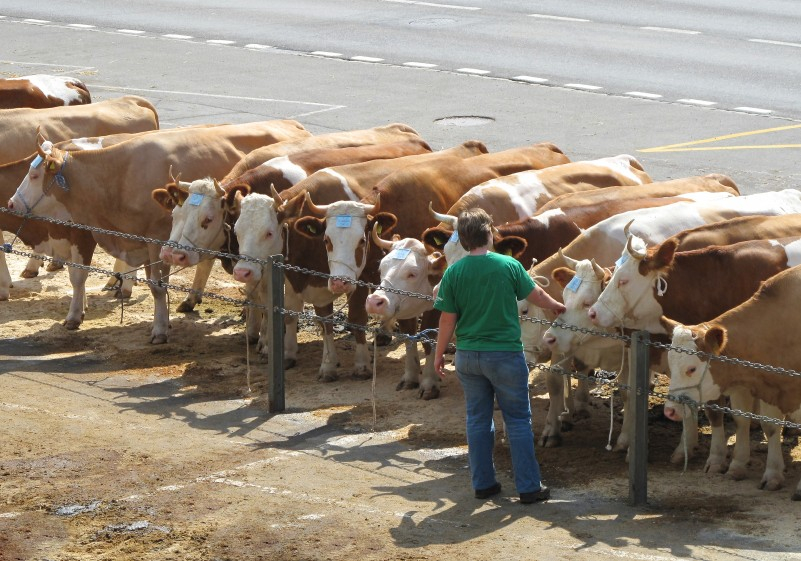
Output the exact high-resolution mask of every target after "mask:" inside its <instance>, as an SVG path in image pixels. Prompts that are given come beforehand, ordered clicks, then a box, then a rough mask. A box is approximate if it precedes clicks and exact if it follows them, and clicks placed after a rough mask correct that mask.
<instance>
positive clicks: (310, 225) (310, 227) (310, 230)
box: [309, 224, 317, 234]
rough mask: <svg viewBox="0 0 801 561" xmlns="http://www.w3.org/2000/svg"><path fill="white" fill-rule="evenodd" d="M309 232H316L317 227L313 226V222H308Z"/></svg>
mask: <svg viewBox="0 0 801 561" xmlns="http://www.w3.org/2000/svg"><path fill="white" fill-rule="evenodd" d="M309 232H311V233H312V234H316V233H317V228H316V227H315V226H314V224H309Z"/></svg>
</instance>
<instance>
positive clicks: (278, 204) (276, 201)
mask: <svg viewBox="0 0 801 561" xmlns="http://www.w3.org/2000/svg"><path fill="white" fill-rule="evenodd" d="M270 195H271V196H272V198H273V205H275V210H276V211H279V210H281V209H283V208H284V202H283V199H282V198H281V195H279V194H278V190H277V189H276V188H275V184H274V183H270Z"/></svg>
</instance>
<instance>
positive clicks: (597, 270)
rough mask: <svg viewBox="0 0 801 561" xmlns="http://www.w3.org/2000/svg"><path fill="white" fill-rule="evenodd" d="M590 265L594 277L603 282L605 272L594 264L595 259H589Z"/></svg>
mask: <svg viewBox="0 0 801 561" xmlns="http://www.w3.org/2000/svg"><path fill="white" fill-rule="evenodd" d="M590 263H591V264H592V270H593V271H595V277H596V278H597V279H598V280H604V278H605V277H606V271H604V268H603V267H601V266H600V265H599V264H598V263H596V262H595V258H592V259H590Z"/></svg>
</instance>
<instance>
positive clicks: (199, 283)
mask: <svg viewBox="0 0 801 561" xmlns="http://www.w3.org/2000/svg"><path fill="white" fill-rule="evenodd" d="M377 130H378V129H377ZM393 130H394V129H393ZM353 132H354V133H356V136H357V138H358V137H361V136H365V137H373V138H375V139H376V140H380V139H384V140H387V142H383V143H381V144H376V145H363V148H364V150H368V151H369V152H371V153H372V154H373V155H378V154H379V153H381V154H382V155H384V156H388V155H392V154H398V145H397V144H396V143H394V142H391V141H390V140H391V138H392V135H391V134H389V131H385V132H384V133H383V134H381V135H377V134H376V133H371V134H367V133H366V132H365V131H353ZM400 132H401V134H402V135H407V133H405V132H403V131H400ZM343 138H344V136H343ZM353 142H355V140H354V141H353ZM401 142H408V143H410V144H409V147H412V146H419V145H418V142H419V140H415V139H410V140H406V141H401ZM279 144H284V143H279ZM414 149H415V148H412V150H414ZM486 151H487V149H486V147H485V146H484V145H483V144H481V143H480V142H476V141H469V142H466V143H465V144H463V145H461V146H457V147H454V148H451V149H448V150H442V151H438V152H428V153H425V152H424V153H422V154H418V155H410V156H400V157H395V158H386V157H385V158H377V159H373V160H369V161H365V162H361V163H354V164H345V165H338V166H333V167H324V168H323V169H321V170H318V171H316V172H314V173H312V174H311V175H310V176H309V177H307V178H306V179H304V180H302V181H300V182H298V183H297V184H296V185H294V186H293V187H291V188H289V189H287V190H285V191H282V197H283V198H284V200H286V201H289V200H291V199H293V198H295V197H296V196H300V197H301V198H300V199H299V201H302V198H303V193H305V192H306V191H307V190H310V191H312V192H315V193H329V194H331V196H333V197H334V198H333V199H332V200H339V199H340V198H347V196H348V192H353V190H354V189H355V190H356V191H358V190H359V189H362V188H363V189H370V188H372V186H373V185H374V184H375V183H376V182H378V181H379V180H380V179H381V178H383V177H385V176H386V175H388V174H389V173H391V172H392V171H395V170H397V169H400V168H402V167H404V166H408V165H411V164H413V163H418V162H423V161H427V160H434V159H438V158H441V157H446V156H453V157H469V156H475V155H477V154H482V153H486ZM243 177H245V178H251V179H252V175H251V174H250V172H246V173H245V175H244V176H239V178H243ZM251 183H252V184H251ZM251 183H248V182H247V181H244V180H242V181H240V180H239V179H237V178H234V179H232V180H229V182H228V183H223V185H221V189H219V190H218V189H216V188H215V187H214V186H213V185H212V184H211V183H210V182H205V183H204V182H201V183H198V184H197V185H195V186H193V187H191V188H190V187H189V185H185V186H184V187H181V186H180V185H178V184H176V183H172V184H170V185H167V186H166V189H157V190H154V191H153V197H154V198H155V199H156V201H157V202H159V203H160V204H162V206H164V208H166V209H167V210H171V212H172V213H173V227H172V231H171V232H170V241H172V242H175V243H177V244H180V245H181V246H182V247H181V248H170V247H167V246H165V247H164V248H162V252H161V257H162V259H165V260H167V261H168V262H171V263H173V264H176V265H180V266H192V265H196V264H197V265H198V270H197V271H196V273H195V283H194V285H193V286H194V287H195V288H196V289H199V290H202V288H203V286H205V281H206V280H207V279H208V276H209V274H210V273H211V267H212V264H213V261H211V260H209V259H204V260H202V261H201V256H200V255H199V254H198V252H196V251H192V250H191V248H192V247H198V248H201V249H212V250H222V249H224V250H225V251H226V252H227V253H236V251H235V250H236V245H235V241H236V239H235V238H233V237H232V236H230V235H229V234H228V232H229V230H230V225H232V224H233V223H234V221H235V220H236V216H235V213H234V214H231V213H227V212H226V209H225V198H226V196H227V193H229V192H232V191H233V190H234V188H236V190H237V191H243V190H244V191H246V192H247V193H260V194H263V195H270V194H271V189H270V186H271V185H273V184H265V183H263V182H261V181H252V182H251ZM190 192H194V193H198V195H197V196H196V202H198V203H199V204H192V205H184V204H183V201H185V200H186V199H187V197H189V196H190ZM200 195H202V197H200ZM323 196H327V195H323ZM198 198H199V200H197V199H198ZM291 208H294V207H291ZM224 222H225V223H226V224H227V225H226V226H223V223H224ZM218 226H219V227H222V228H224V229H223V230H220V228H219V227H218ZM215 234H216V235H217V236H218V239H216V240H215V239H214V237H215ZM224 242H227V243H224ZM223 246H224V247H223ZM206 257H207V256H206ZM224 264H225V263H224ZM200 300H201V298H200V296H198V293H197V292H192V293H190V294H189V295H188V296H187V297H186V298H185V299H184V301H183V302H181V303H180V304H179V306H178V311H179V312H190V311H192V310H193V309H194V307H195V306H196V305H197V304H198V303H199V302H200ZM250 333H251V339H253V338H254V337H255V336H256V335H255V334H254V333H253V332H252V331H251V332H250ZM263 350H264V352H266V349H263Z"/></svg>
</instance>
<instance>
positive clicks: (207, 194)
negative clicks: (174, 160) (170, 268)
mask: <svg viewBox="0 0 801 561" xmlns="http://www.w3.org/2000/svg"><path fill="white" fill-rule="evenodd" d="M165 192H166V193H165ZM152 196H153V199H154V200H156V202H158V203H159V204H160V205H161V206H162V207H164V208H170V207H172V230H171V232H170V241H172V242H175V243H177V244H179V245H181V246H183V247H179V248H168V247H167V246H164V247H162V250H161V255H160V256H161V259H162V260H163V261H165V262H167V263H172V264H173V265H179V266H182V267H191V266H193V265H197V264H198V262H199V261H200V260H201V259H203V258H208V257H209V256H208V255H202V254H200V253H199V252H197V251H194V250H193V249H194V248H198V249H213V250H218V249H221V248H222V247H223V246H224V244H225V228H226V223H225V213H224V211H223V203H222V201H223V198H224V197H225V191H224V190H223V188H222V187H220V184H219V183H217V180H216V179H212V178H209V177H207V178H205V179H198V180H195V181H192V182H191V183H186V182H181V181H179V180H178V179H175V180H174V181H173V182H172V183H169V184H167V186H166V187H165V188H164V189H156V190H154V191H153V193H152Z"/></svg>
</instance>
